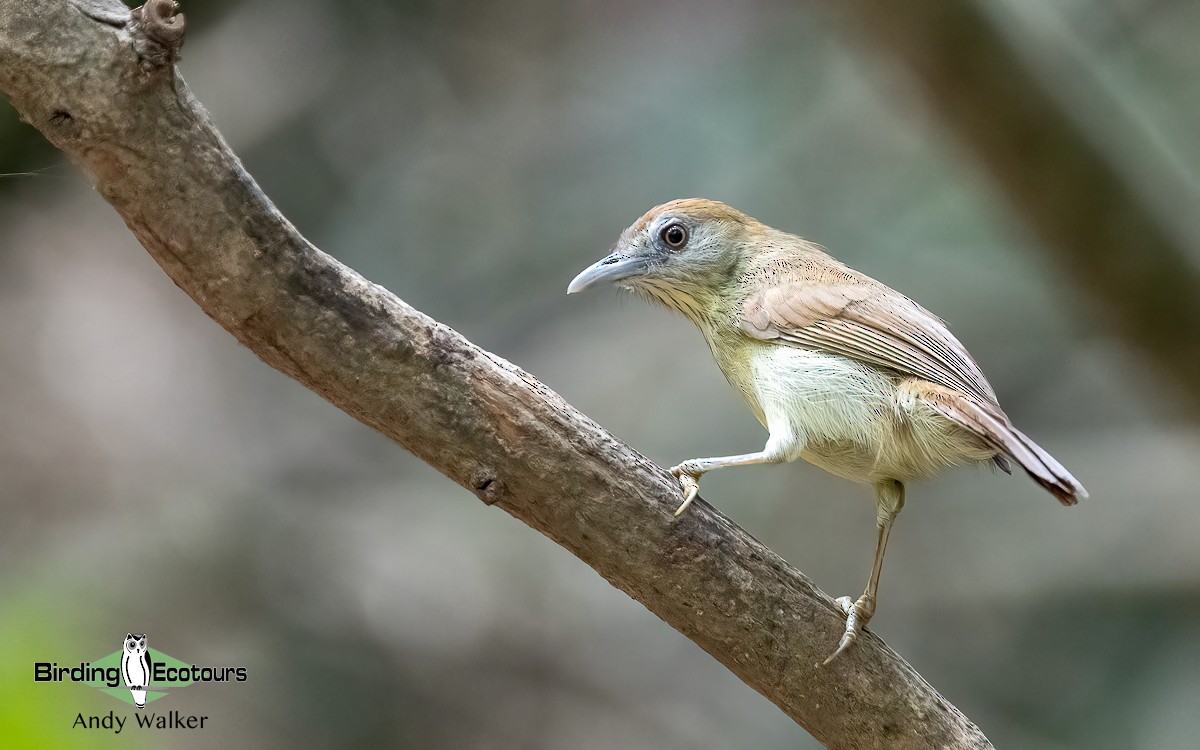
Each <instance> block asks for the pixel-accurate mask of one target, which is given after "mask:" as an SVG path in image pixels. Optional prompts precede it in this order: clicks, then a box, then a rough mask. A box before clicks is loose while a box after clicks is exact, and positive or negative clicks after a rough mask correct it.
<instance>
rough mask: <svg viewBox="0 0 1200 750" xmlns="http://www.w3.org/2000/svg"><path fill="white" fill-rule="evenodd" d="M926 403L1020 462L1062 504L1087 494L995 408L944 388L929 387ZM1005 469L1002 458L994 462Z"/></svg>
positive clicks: (1068, 503)
mask: <svg viewBox="0 0 1200 750" xmlns="http://www.w3.org/2000/svg"><path fill="white" fill-rule="evenodd" d="M925 395H926V399H927V403H929V404H930V405H931V406H933V407H934V408H935V409H937V410H938V411H940V412H941V413H942V414H944V415H945V416H947V417H949V418H950V419H952V420H954V421H955V422H957V423H958V424H960V425H962V426H963V427H965V428H967V429H968V430H971V431H972V432H974V433H975V434H977V435H979V436H980V437H982V438H983V439H984V440H986V441H987V442H988V443H989V444H991V445H992V446H993V447H994V448H995V449H996V450H998V451H999V452H1000V453H1002V454H1003V455H1005V456H1007V457H1009V458H1011V459H1012V460H1013V461H1016V462H1017V463H1018V464H1020V465H1021V468H1022V469H1024V470H1025V472H1026V473H1027V474H1029V476H1030V477H1032V478H1033V481H1035V482H1037V483H1038V484H1040V485H1041V486H1043V487H1045V488H1046V491H1047V492H1049V493H1050V494H1051V495H1054V496H1055V497H1056V498H1058V501H1059V502H1060V503H1062V504H1063V505H1074V504H1075V503H1077V502H1079V499H1080V498H1083V497H1087V496H1088V493H1087V490H1085V489H1084V488H1083V485H1082V484H1080V483H1079V481H1078V480H1077V479H1075V477H1073V476H1071V472H1069V471H1067V470H1066V469H1065V468H1063V465H1062V464H1060V463H1059V462H1058V461H1056V460H1055V459H1054V456H1051V455H1050V454H1049V453H1047V452H1046V451H1044V450H1042V448H1041V446H1039V445H1038V444H1037V443H1035V442H1033V441H1032V440H1030V439H1029V438H1028V437H1026V436H1025V433H1023V432H1021V431H1020V430H1018V429H1017V428H1016V427H1013V426H1012V424H1010V423H1009V421H1008V418H1007V417H1006V416H1004V413H1003V412H1001V411H1000V410H999V408H991V407H988V406H984V405H982V404H980V403H979V402H978V401H976V400H975V399H973V398H970V397H969V396H964V395H963V394H961V393H956V392H954V391H951V390H950V389H948V388H940V387H934V388H930V389H929V392H928V393H927V394H925ZM997 463H998V464H999V465H1000V467H1001V468H1004V469H1006V468H1007V467H1006V466H1005V465H1004V463H1005V462H1003V461H1000V462H997Z"/></svg>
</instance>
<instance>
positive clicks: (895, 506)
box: [822, 480, 904, 666]
mask: <svg viewBox="0 0 1200 750" xmlns="http://www.w3.org/2000/svg"><path fill="white" fill-rule="evenodd" d="M903 507H904V485H903V484H901V483H899V482H897V481H894V480H888V481H885V482H880V483H879V484H877V485H875V525H876V527H877V528H878V529H879V540H878V541H877V542H876V544H875V564H874V566H872V568H871V577H870V579H868V580H867V590H866V591H864V592H863V595H862V596H860V597H858V601H852V600H851V599H850V597H848V596H843V597H839V598H838V600H837V603H838V604H839V605H841V607H842V610H843V611H845V613H846V632H845V633H843V634H842V640H841V642H840V643H838V647H837V650H835V651H834V652H833V653H832V654H830V655H829V658H827V659H826V660H825V661H824V662H822V666H824V665H825V664H828V663H829V662H831V661H833V660H834V659H836V658H837V657H838V656H840V655H841V654H843V653H845V651H846V650H847V649H849V648H850V647H851V646H853V645H854V642H855V641H857V640H858V636H859V634H860V633H862V629H863V627H864V626H865V625H866V624H867V623H868V622H869V621H870V620H871V617H872V616H874V614H875V596H876V595H877V594H878V592H879V574H880V572H881V571H882V570H883V553H884V552H885V551H886V550H887V540H888V534H890V533H891V531H892V523H893V522H894V521H895V520H896V516H898V515H900V509H901V508H903Z"/></svg>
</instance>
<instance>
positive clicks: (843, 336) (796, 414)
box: [567, 198, 1087, 664]
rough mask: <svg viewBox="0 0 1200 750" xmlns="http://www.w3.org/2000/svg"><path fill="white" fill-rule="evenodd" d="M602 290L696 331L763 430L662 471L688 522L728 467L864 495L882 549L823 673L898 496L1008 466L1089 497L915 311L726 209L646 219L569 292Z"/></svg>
mask: <svg viewBox="0 0 1200 750" xmlns="http://www.w3.org/2000/svg"><path fill="white" fill-rule="evenodd" d="M599 284H615V285H617V286H618V287H620V288H623V289H625V290H628V291H631V292H633V293H635V294H636V295H638V296H642V297H645V298H647V299H649V300H651V301H652V302H655V303H659V304H661V305H663V306H665V307H667V308H669V309H671V310H674V311H675V312H677V313H680V314H681V315H683V316H684V317H685V318H687V319H688V320H690V321H692V323H694V324H695V325H696V327H697V328H698V329H699V330H700V333H701V334H702V335H703V337H704V340H705V341H706V342H707V344H708V347H709V350H710V351H711V353H712V355H713V358H714V359H715V360H716V363H717V366H718V367H719V368H720V370H721V372H722V374H724V376H725V379H726V380H728V382H729V384H730V385H731V386H733V388H734V389H735V390H736V391H737V392H738V393H739V394H740V395H741V397H742V399H743V400H744V401H745V402H746V405H747V406H748V407H749V408H750V410H751V411H752V412H753V413H754V416H755V417H756V418H757V419H758V421H759V422H760V423H761V424H762V425H763V427H764V428H766V430H767V435H768V436H767V441H766V445H765V446H764V447H763V449H762V450H761V451H757V452H753V453H743V454H738V455H730V456H719V457H713V458H694V459H690V460H687V461H684V462H682V463H680V464H679V465H677V466H674V467H672V468H671V473H672V474H673V475H674V476H675V477H676V478H677V479H678V481H679V483H680V488H681V490H682V493H683V502H682V504H681V505H680V506H679V508H678V510H676V511H675V515H676V516H679V515H680V514H681V513H683V512H684V511H685V510H686V509H687V508H688V506H689V505H691V503H692V501H693V500H695V498H696V496H697V495H698V493H699V491H700V478H701V477H702V476H703V475H704V474H706V473H708V472H710V471H713V470H715V469H721V468H725V467H729V466H746V465H752V464H772V463H783V462H790V461H794V460H795V459H797V458H803V459H805V460H806V461H808V462H809V463H812V464H815V465H816V466H818V467H820V468H822V469H824V470H825V471H828V472H830V473H832V474H834V475H836V476H839V477H843V478H845V479H849V480H851V481H853V482H856V483H859V484H867V485H870V486H871V487H873V489H874V493H875V508H876V513H875V520H876V530H877V539H876V546H875V557H874V563H873V565H872V567H871V573H870V577H869V578H868V580H867V585H866V588H865V590H864V591H863V594H862V595H861V596H859V597H858V598H857V599H851V597H849V596H843V597H839V598H838V599H837V600H836V601H837V604H838V606H839V607H840V608H841V609H842V611H843V612H844V613H845V615H846V625H845V629H844V631H843V632H842V634H841V637H840V640H839V641H838V643H837V646H836V648H835V649H834V650H833V652H832V653H831V654H830V655H829V657H828V658H827V659H825V661H824V662H822V664H829V663H830V662H832V661H833V660H834V659H835V658H837V657H838V656H840V655H841V654H844V653H845V652H846V651H847V650H849V649H850V648H851V646H853V645H854V643H855V642H856V641H857V640H858V639H859V637H860V636H861V634H862V630H863V627H864V626H866V624H867V623H868V622H869V621H870V620H871V618H872V617H873V616H874V615H875V610H876V600H877V596H878V590H879V577H880V573H881V571H882V569H883V558H884V553H885V551H886V548H887V542H888V536H889V535H890V533H891V530H892V525H893V523H894V522H895V520H896V517H897V515H898V514H899V513H900V511H901V509H902V508H903V507H904V500H905V485H906V484H907V483H910V482H913V481H916V480H920V479H925V478H929V477H932V476H934V475H935V474H937V473H938V472H939V471H941V470H943V469H946V468H948V467H951V466H961V465H990V466H993V467H996V468H999V469H1001V470H1003V471H1005V472H1006V473H1009V474H1011V473H1012V464H1013V463H1015V464H1017V465H1018V466H1019V467H1020V468H1022V469H1024V471H1025V472H1026V473H1027V474H1028V475H1029V476H1030V477H1031V478H1032V479H1033V481H1035V482H1037V483H1038V484H1039V485H1041V486H1042V487H1043V488H1045V489H1046V490H1047V491H1048V492H1049V493H1050V494H1051V495H1053V496H1054V497H1055V498H1057V499H1058V501H1059V502H1060V503H1062V504H1063V505H1074V504H1075V503H1076V502H1077V501H1078V499H1079V498H1086V497H1087V491H1086V490H1085V489H1084V487H1083V485H1082V484H1080V483H1079V482H1078V480H1076V479H1075V477H1073V476H1072V475H1071V473H1070V472H1068V471H1067V470H1066V469H1065V468H1063V466H1062V464H1060V463H1059V462H1058V461H1056V460H1055V459H1054V458H1053V457H1052V456H1051V455H1050V454H1049V453H1047V452H1046V451H1045V450H1043V449H1042V448H1041V447H1039V446H1038V445H1037V443H1035V442H1033V440H1031V439H1030V438H1028V437H1027V436H1026V435H1025V434H1024V433H1022V432H1021V431H1020V430H1018V429H1017V428H1016V427H1015V426H1013V424H1012V421H1011V420H1010V419H1009V418H1008V416H1007V415H1006V414H1005V413H1004V410H1003V409H1001V408H1000V404H999V401H998V400H997V398H996V393H995V391H994V390H993V389H992V386H991V384H990V383H989V382H988V380H987V377H986V376H984V374H983V371H982V370H981V369H980V368H979V365H978V364H976V362H975V360H974V359H973V358H972V357H971V355H970V354H969V353H968V352H967V350H966V348H965V347H964V346H963V345H962V344H961V343H959V341H958V339H956V338H955V337H954V335H953V334H952V333H950V330H949V328H947V326H946V324H945V323H944V322H943V321H942V320H941V319H940V318H938V317H937V316H936V315H934V314H933V313H931V312H929V311H928V310H926V309H925V308H924V307H921V306H920V305H919V304H917V303H916V302H914V301H913V300H911V299H909V298H908V297H906V296H904V295H903V294H901V293H899V292H897V291H895V290H893V289H891V288H890V287H888V286H886V285H885V284H883V283H881V282H879V281H876V280H875V279H873V278H871V277H869V276H867V275H866V274H863V273H860V272H858V271H855V270H854V269H852V268H850V267H849V266H846V265H845V264H843V263H841V262H839V261H838V260H836V259H835V258H834V257H833V256H831V255H830V254H829V253H828V252H826V250H825V249H824V248H823V247H821V246H820V245H817V244H815V243H812V242H809V241H807V240H804V239H802V238H800V237H798V236H796V235H793V234H789V233H786V232H783V231H780V230H777V229H774V228H772V227H770V226H767V225H766V224H763V223H762V222H760V221H757V220H756V219H753V218H751V217H749V216H747V215H746V214H744V213H742V212H741V211H738V210H737V209H735V208H732V207H730V206H728V205H725V204H724V203H721V202H718V201H713V200H707V199H703V198H686V199H679V200H674V201H671V202H668V203H664V204H662V205H660V206H656V207H654V208H652V209H651V210H650V211H648V212H646V214H645V215H643V216H642V217H641V218H639V219H638V220H637V221H636V222H634V223H633V224H632V225H630V226H629V227H628V228H627V229H626V230H625V231H624V232H623V233H622V234H621V236H620V239H619V240H618V242H617V243H616V245H615V246H613V248H612V249H611V252H610V253H609V254H608V255H607V256H606V257H604V258H602V259H601V260H599V261H597V262H596V263H594V264H592V265H591V266H589V267H588V268H586V269H584V270H583V271H582V272H580V273H579V275H577V276H576V277H575V278H574V279H573V280H572V281H571V283H570V285H569V286H568V287H567V293H568V294H574V293H577V292H581V291H583V290H584V289H587V288H589V287H594V286H596V285H599Z"/></svg>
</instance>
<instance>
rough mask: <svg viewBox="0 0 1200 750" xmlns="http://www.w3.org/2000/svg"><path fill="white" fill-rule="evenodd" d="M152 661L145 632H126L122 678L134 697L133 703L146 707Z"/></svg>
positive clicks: (122, 646) (123, 643) (122, 658)
mask: <svg viewBox="0 0 1200 750" xmlns="http://www.w3.org/2000/svg"><path fill="white" fill-rule="evenodd" d="M152 671H153V669H152V663H151V660H150V653H149V649H148V648H147V647H146V634H145V633H126V634H125V639H124V640H123V641H121V678H122V679H123V680H124V681H125V687H127V688H129V693H130V695H131V696H132V697H133V705H135V706H137V707H138V708H145V707H146V691H147V689H148V687H149V685H150V675H151V674H152Z"/></svg>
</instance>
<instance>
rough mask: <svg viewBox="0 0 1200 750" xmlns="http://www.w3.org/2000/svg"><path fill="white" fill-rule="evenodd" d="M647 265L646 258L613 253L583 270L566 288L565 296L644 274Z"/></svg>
mask: <svg viewBox="0 0 1200 750" xmlns="http://www.w3.org/2000/svg"><path fill="white" fill-rule="evenodd" d="M649 265H650V263H649V260H647V259H646V258H639V257H637V256H634V257H629V256H625V255H621V254H620V253H613V254H612V255H609V256H608V257H607V258H603V259H601V260H598V261H596V262H595V263H593V264H592V265H590V266H588V267H587V268H585V269H583V271H582V272H580V274H579V275H578V276H576V277H575V278H574V279H573V280H572V281H571V284H570V285H569V286H568V287H567V294H574V293H575V292H582V291H583V290H584V289H587V288H588V287H589V286H595V285H596V284H611V283H613V282H615V281H621V280H622V279H628V278H629V277H631V276H638V275H640V274H643V273H645V272H646V269H647V268H649Z"/></svg>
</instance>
